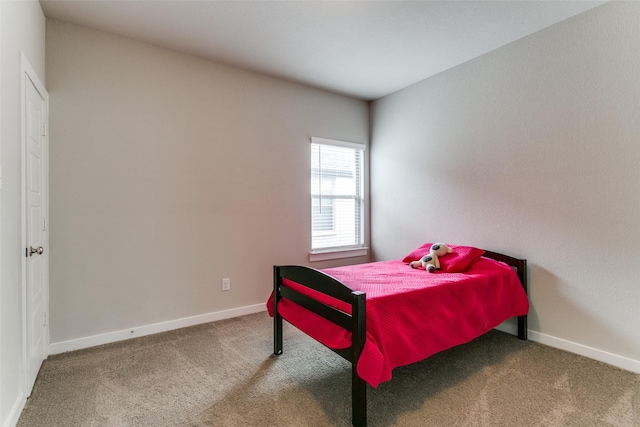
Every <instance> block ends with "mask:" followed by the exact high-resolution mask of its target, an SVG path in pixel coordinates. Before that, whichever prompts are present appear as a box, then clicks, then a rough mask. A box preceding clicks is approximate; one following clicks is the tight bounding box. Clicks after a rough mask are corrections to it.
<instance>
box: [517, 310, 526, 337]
mask: <svg viewBox="0 0 640 427" xmlns="http://www.w3.org/2000/svg"><path fill="white" fill-rule="evenodd" d="M518 338H520V339H521V340H523V341H526V340H527V316H526V315H524V316H518Z"/></svg>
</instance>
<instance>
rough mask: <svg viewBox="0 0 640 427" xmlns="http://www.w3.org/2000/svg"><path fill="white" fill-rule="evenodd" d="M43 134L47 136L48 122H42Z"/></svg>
mask: <svg viewBox="0 0 640 427" xmlns="http://www.w3.org/2000/svg"><path fill="white" fill-rule="evenodd" d="M42 136H47V124H46V123H42Z"/></svg>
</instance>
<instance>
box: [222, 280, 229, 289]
mask: <svg viewBox="0 0 640 427" xmlns="http://www.w3.org/2000/svg"><path fill="white" fill-rule="evenodd" d="M230 289H231V279H229V278H228V277H226V278H224V279H222V290H223V291H228V290H230Z"/></svg>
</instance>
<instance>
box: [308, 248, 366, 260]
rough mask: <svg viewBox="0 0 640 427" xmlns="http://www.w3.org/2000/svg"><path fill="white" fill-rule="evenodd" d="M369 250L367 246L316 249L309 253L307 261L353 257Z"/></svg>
mask: <svg viewBox="0 0 640 427" xmlns="http://www.w3.org/2000/svg"><path fill="white" fill-rule="evenodd" d="M368 252H369V248H368V247H363V248H350V249H331V250H329V251H316V252H311V253H310V254H309V261H311V262H314V261H327V260H330V259H340V258H353V257H357V256H365V255H367V253H368Z"/></svg>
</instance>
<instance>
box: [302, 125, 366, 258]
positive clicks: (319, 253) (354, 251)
mask: <svg viewBox="0 0 640 427" xmlns="http://www.w3.org/2000/svg"><path fill="white" fill-rule="evenodd" d="M313 145H326V146H333V147H342V148H348V149H353V150H359V151H360V165H359V166H360V168H359V175H360V176H359V177H357V178H356V180H357V184H356V185H357V189H356V194H355V195H354V196H348V197H345V196H337V197H335V200H339V199H341V198H342V199H344V198H348V199H353V200H354V201H356V203H355V210H356V214H355V215H354V217H353V220H354V221H359V227H358V229H357V230H356V236H357V239H356V240H358V243H356V244H350V245H341V246H333V247H321V248H313V233H314V231H313V222H314V221H313V216H314V213H313V203H314V194H313V189H311V188H310V198H309V201H310V211H311V216H310V219H311V227H310V232H311V236H310V237H311V250H310V252H309V260H310V261H324V260H329V259H338V258H349V257H357V256H365V255H367V254H368V249H369V248H368V247H366V246H365V217H366V215H365V210H366V197H365V189H366V182H365V180H366V174H365V159H366V157H365V153H366V149H367V146H366V144H361V143H356V142H348V141H341V140H335V139H327V138H318V137H312V138H311V146H310V147H312V146H313ZM310 154H311V153H310ZM310 157H311V156H310ZM310 166H311V167H310V169H311V176H313V165H310Z"/></svg>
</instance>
